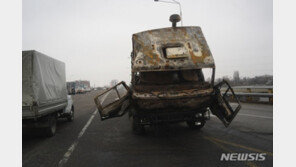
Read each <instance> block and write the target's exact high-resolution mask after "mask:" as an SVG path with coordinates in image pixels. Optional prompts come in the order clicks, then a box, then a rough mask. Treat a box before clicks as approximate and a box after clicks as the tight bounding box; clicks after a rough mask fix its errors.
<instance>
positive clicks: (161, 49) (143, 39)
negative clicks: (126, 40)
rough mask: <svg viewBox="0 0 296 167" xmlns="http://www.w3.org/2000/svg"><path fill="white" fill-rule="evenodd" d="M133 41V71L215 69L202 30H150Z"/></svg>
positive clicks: (195, 28)
mask: <svg viewBox="0 0 296 167" xmlns="http://www.w3.org/2000/svg"><path fill="white" fill-rule="evenodd" d="M132 40H133V54H132V72H137V71H168V70H184V69H201V68H215V63H214V59H213V57H212V53H211V51H210V49H209V47H208V44H207V42H206V40H205V37H204V35H203V33H202V31H201V28H200V27H171V28H163V29H155V30H149V31H144V32H140V33H136V34H134V35H133V39H132Z"/></svg>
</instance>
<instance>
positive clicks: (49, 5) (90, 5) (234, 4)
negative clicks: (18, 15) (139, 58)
mask: <svg viewBox="0 0 296 167" xmlns="http://www.w3.org/2000/svg"><path fill="white" fill-rule="evenodd" d="M180 2H181V4H182V12H183V24H184V26H200V27H201V28H202V30H203V33H204V35H205V37H206V40H207V42H208V44H209V46H210V49H211V51H212V54H213V57H214V60H215V63H216V77H222V76H224V75H228V76H230V77H232V74H233V71H235V70H238V71H239V72H240V76H241V77H243V76H247V77H252V76H256V75H264V74H272V72H273V69H272V67H273V60H272V57H273V56H272V52H273V48H272V31H273V29H272V24H273V23H272V20H273V18H272V0H180ZM178 9H179V8H178V6H177V5H174V4H166V3H160V2H158V3H156V2H154V1H153V0H125V1H119V0H104V1H103V0H102V1H101V0H62V1H61V0H24V1H23V11H22V12H23V16H22V17H23V30H22V31H23V39H22V41H23V42H22V43H23V50H29V49H34V50H37V51H40V52H42V53H44V54H46V55H49V56H51V57H53V58H56V59H58V60H61V61H63V62H65V63H66V75H67V80H68V81H71V80H78V79H83V80H90V82H91V85H92V86H93V84H96V86H104V85H107V84H109V82H110V81H111V80H112V79H118V80H119V81H120V80H125V81H126V82H128V83H129V82H130V69H131V67H130V64H131V63H130V58H129V56H130V52H131V50H132V43H131V37H132V34H133V33H136V32H140V31H144V30H148V29H155V28H162V27H170V26H171V23H170V22H169V21H168V19H169V16H170V15H171V14H173V13H179V10H178Z"/></svg>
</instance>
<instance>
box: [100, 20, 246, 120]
mask: <svg viewBox="0 0 296 167" xmlns="http://www.w3.org/2000/svg"><path fill="white" fill-rule="evenodd" d="M175 26H176V24H174V23H173V27H170V28H162V29H155V30H148V31H144V32H140V33H136V34H133V37H132V41H133V51H132V54H131V69H132V80H131V89H130V90H129V89H128V88H127V89H128V90H129V91H128V92H129V93H128V94H127V95H126V96H123V97H120V93H119V91H118V90H117V89H115V90H116V93H114V94H115V95H114V96H116V95H117V96H118V97H119V99H118V100H115V102H114V103H110V104H109V105H106V107H103V106H102V103H103V102H102V101H100V100H99V96H102V94H101V95H99V96H97V97H96V98H95V102H96V105H97V107H98V109H99V111H100V114H101V117H102V119H107V118H111V117H116V116H120V115H122V114H121V113H124V111H126V110H129V115H130V116H133V117H134V118H137V119H139V120H140V122H136V124H142V123H143V122H147V123H149V122H150V123H151V122H154V121H151V119H149V118H156V119H157V121H164V120H166V118H165V117H163V116H162V114H163V113H165V114H167V116H168V117H167V118H168V119H167V121H170V120H179V121H188V120H189V121H197V120H199V121H200V120H204V117H203V116H204V113H205V112H207V111H208V109H209V108H210V109H211V111H212V113H213V114H214V115H216V116H217V117H218V118H219V119H220V120H221V121H222V122H223V123H224V125H225V126H228V125H229V124H230V122H231V121H232V120H233V118H234V117H235V115H236V114H237V113H238V111H239V110H240V104H239V101H238V99H237V97H236V96H235V94H234V92H233V90H232V88H231V87H230V85H229V84H228V83H227V82H226V81H223V82H221V83H219V84H218V85H216V86H214V79H215V63H214V59H213V56H212V53H211V51H210V49H209V47H208V44H207V42H206V40H205V37H204V35H203V33H202V31H201V28H200V27H194V26H192V27H175ZM203 68H212V77H211V79H210V80H208V81H206V80H205V78H204V74H203V71H202V69H203ZM225 84H226V86H227V91H229V90H230V91H231V92H232V94H233V96H234V97H235V99H236V101H237V102H238V107H236V108H235V109H233V108H232V107H231V106H230V104H229V103H228V101H227V99H226V94H227V91H226V93H225V94H223V95H222V94H221V92H220V88H221V86H222V85H225ZM123 86H124V87H127V86H126V85H125V84H124V85H123ZM112 89H113V88H112ZM107 92H109V93H111V90H108V91H107ZM96 99H98V100H96ZM103 101H104V100H103ZM127 105H129V108H128V107H127ZM173 113H175V114H177V115H176V117H175V118H172V117H171V116H172V115H174V114H173ZM200 115H201V116H200ZM199 117H202V118H199ZM176 118H177V119H176Z"/></svg>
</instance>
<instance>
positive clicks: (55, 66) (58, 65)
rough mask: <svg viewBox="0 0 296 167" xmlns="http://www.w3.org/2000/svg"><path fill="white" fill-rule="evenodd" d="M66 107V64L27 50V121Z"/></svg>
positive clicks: (24, 97)
mask: <svg viewBox="0 0 296 167" xmlns="http://www.w3.org/2000/svg"><path fill="white" fill-rule="evenodd" d="M66 105H67V87H66V74H65V63H63V62H61V61H59V60H56V59H53V58H51V57H49V56H46V55H44V54H42V53H40V52H37V51H35V50H30V51H23V52H22V108H23V109H22V110H23V111H22V113H23V119H25V118H36V117H40V116H42V115H46V114H49V113H51V112H55V111H56V110H59V109H63V108H65V106H66Z"/></svg>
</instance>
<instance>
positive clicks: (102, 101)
mask: <svg viewBox="0 0 296 167" xmlns="http://www.w3.org/2000/svg"><path fill="white" fill-rule="evenodd" d="M109 93H110V92H108V93H105V95H104V96H103V97H102V99H101V105H102V104H103V103H104V101H105V100H106V97H107V96H108V95H109Z"/></svg>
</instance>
